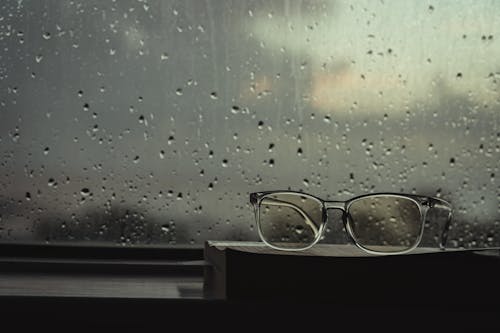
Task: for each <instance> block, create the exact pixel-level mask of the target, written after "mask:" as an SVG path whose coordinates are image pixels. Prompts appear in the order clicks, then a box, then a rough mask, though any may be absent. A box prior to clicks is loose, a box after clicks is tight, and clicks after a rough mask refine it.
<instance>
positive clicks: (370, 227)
mask: <svg viewBox="0 0 500 333" xmlns="http://www.w3.org/2000/svg"><path fill="white" fill-rule="evenodd" d="M348 216H349V227H350V229H351V231H352V234H353V236H354V239H355V240H356V242H358V244H359V245H361V246H362V247H364V248H366V249H368V250H371V251H376V252H385V253H388V252H401V251H405V250H408V249H410V248H412V247H413V246H415V245H416V244H417V242H418V240H419V237H420V233H421V230H422V227H423V225H422V223H421V213H420V209H419V206H418V205H417V203H416V202H414V201H413V200H411V199H409V198H404V197H399V196H389V195H384V196H370V197H365V198H360V199H357V200H355V201H353V202H352V203H351V205H350V206H349V208H348Z"/></svg>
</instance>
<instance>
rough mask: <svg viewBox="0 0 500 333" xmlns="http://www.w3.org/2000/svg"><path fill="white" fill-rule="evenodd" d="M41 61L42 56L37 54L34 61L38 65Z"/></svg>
mask: <svg viewBox="0 0 500 333" xmlns="http://www.w3.org/2000/svg"><path fill="white" fill-rule="evenodd" d="M42 60H43V55H41V54H38V55H37V56H35V61H36V62H37V63H38V64H39V63H40V62H41V61H42Z"/></svg>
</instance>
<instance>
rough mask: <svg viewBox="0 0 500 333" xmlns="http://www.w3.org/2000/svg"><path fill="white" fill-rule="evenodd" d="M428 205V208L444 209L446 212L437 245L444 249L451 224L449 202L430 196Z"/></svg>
mask: <svg viewBox="0 0 500 333" xmlns="http://www.w3.org/2000/svg"><path fill="white" fill-rule="evenodd" d="M429 206H430V208H439V209H444V210H446V211H447V212H448V215H447V217H446V223H445V225H444V228H443V231H442V232H441V241H440V243H439V247H440V248H441V249H442V250H444V249H445V246H446V241H447V239H448V231H449V229H450V225H451V215H452V208H451V204H450V203H449V202H447V201H445V200H442V199H439V198H430V201H429Z"/></svg>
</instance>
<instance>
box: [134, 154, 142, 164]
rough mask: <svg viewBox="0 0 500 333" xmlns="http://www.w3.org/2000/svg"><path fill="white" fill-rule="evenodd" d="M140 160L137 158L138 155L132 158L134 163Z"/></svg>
mask: <svg viewBox="0 0 500 333" xmlns="http://www.w3.org/2000/svg"><path fill="white" fill-rule="evenodd" d="M140 159H141V158H140V157H139V155H136V156H135V157H134V163H139V160H140Z"/></svg>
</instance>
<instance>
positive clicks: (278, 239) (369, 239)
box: [250, 191, 452, 254]
mask: <svg viewBox="0 0 500 333" xmlns="http://www.w3.org/2000/svg"><path fill="white" fill-rule="evenodd" d="M250 202H251V204H252V205H253V206H254V209H255V219H256V221H257V226H258V231H259V235H260V237H261V239H262V241H263V242H264V243H266V244H267V245H268V246H270V247H272V248H274V249H278V250H287V251H300V250H306V249H308V248H310V247H312V246H313V245H314V244H316V243H317V242H318V241H319V240H320V239H321V236H322V235H323V232H324V230H325V226H326V222H327V219H328V215H327V210H329V209H336V210H340V211H342V220H343V223H344V227H345V229H346V231H347V234H348V236H349V237H350V239H351V240H352V241H353V242H354V244H356V246H358V247H359V248H361V249H362V250H364V251H366V252H368V253H372V254H402V253H407V252H409V251H411V250H413V249H415V248H416V247H417V246H418V244H419V243H420V241H421V239H422V235H423V230H424V225H425V220H426V214H427V212H428V211H429V209H431V208H438V209H440V210H441V211H442V212H443V213H444V218H445V224H444V228H443V230H442V232H441V236H440V238H441V239H440V243H439V246H440V248H442V249H444V246H445V243H446V238H447V234H448V229H449V225H450V221H451V213H452V208H451V205H450V203H448V202H447V201H445V200H442V199H439V198H434V197H427V196H421V195H413V194H396V193H376V194H367V195H362V196H357V197H354V198H352V199H350V200H347V201H324V200H321V199H319V198H317V197H315V196H312V195H310V194H306V193H300V192H293V191H269V192H257V193H251V194H250Z"/></svg>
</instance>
